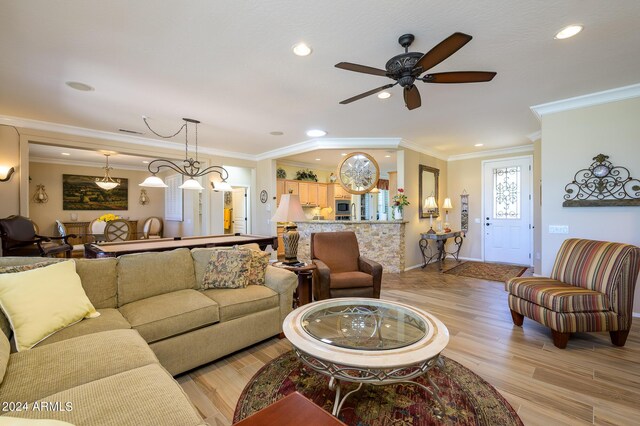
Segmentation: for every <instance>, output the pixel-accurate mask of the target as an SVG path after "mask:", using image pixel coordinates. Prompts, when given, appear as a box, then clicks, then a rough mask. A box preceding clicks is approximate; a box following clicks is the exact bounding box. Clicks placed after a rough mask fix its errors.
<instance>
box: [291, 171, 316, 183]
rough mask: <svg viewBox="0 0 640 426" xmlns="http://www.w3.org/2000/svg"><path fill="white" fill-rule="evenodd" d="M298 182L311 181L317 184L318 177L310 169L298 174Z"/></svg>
mask: <svg viewBox="0 0 640 426" xmlns="http://www.w3.org/2000/svg"><path fill="white" fill-rule="evenodd" d="M296 180H310V181H312V182H317V181H318V176H317V175H316V174H315V173H314V172H312V171H311V170H309V169H302V170H298V171H297V172H296Z"/></svg>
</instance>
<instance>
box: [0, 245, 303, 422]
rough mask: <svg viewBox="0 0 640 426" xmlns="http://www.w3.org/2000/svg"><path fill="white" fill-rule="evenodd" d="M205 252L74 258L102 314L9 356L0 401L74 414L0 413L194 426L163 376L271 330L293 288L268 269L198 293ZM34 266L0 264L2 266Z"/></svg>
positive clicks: (2, 340)
mask: <svg viewBox="0 0 640 426" xmlns="http://www.w3.org/2000/svg"><path fill="white" fill-rule="evenodd" d="M212 250H216V249H193V250H191V251H189V250H188V249H178V250H174V251H170V252H160V253H140V254H132V255H126V256H122V257H120V258H117V259H113V258H111V259H77V260H76V271H77V272H78V275H80V277H81V280H82V285H83V287H84V289H85V292H86V293H87V296H88V297H89V299H90V300H91V302H92V303H93V305H94V306H95V307H96V309H97V310H98V312H100V314H101V315H100V316H99V317H97V318H93V319H87V320H83V321H81V322H79V323H77V324H74V325H72V326H70V327H67V328H65V329H63V330H61V331H58V332H57V333H55V334H53V335H52V336H50V337H49V338H47V339H45V340H44V341H42V342H41V343H39V344H38V345H37V346H36V347H35V348H33V349H31V350H28V351H23V352H19V353H11V354H10V355H8V354H7V355H6V356H8V357H9V361H8V363H7V365H6V373H5V375H4V379H2V382H1V383H0V401H15V402H18V401H28V402H30V403H33V402H35V401H57V402H61V403H65V402H71V403H72V405H73V409H72V410H71V411H64V410H62V411H54V412H51V411H49V412H43V411H33V410H29V411H21V412H11V413H9V412H0V414H2V415H11V416H15V417H28V418H53V419H58V420H64V421H68V422H71V423H73V424H77V425H84V424H86V425H102V424H104V425H116V424H117V425H129V424H131V425H143V424H155V425H191V424H194V425H197V424H202V423H201V422H202V420H201V418H200V416H199V415H198V414H197V412H196V411H195V409H194V408H193V407H192V405H191V404H190V402H189V400H188V398H187V397H186V395H185V394H184V393H183V392H182V389H181V388H180V386H179V385H178V384H177V383H176V382H175V381H174V380H173V378H172V377H171V375H177V374H179V373H182V372H185V371H188V370H190V369H193V368H195V367H198V366H200V365H202V364H205V363H208V362H211V361H213V360H215V359H217V358H220V357H222V356H225V355H227V354H230V353H232V352H235V351H237V350H239V349H242V348H245V347H246V346H249V345H251V344H254V343H257V342H259V341H261V340H264V339H267V338H269V337H272V336H275V335H277V334H279V333H280V332H281V326H282V321H283V320H284V317H285V316H286V315H287V314H288V313H289V312H290V311H291V306H292V297H293V291H294V288H295V287H296V285H297V279H296V276H295V274H293V273H291V272H288V271H285V270H283V269H278V268H273V267H270V266H269V267H268V268H267V273H266V274H267V275H266V285H265V286H259V285H250V286H248V287H246V288H241V289H212V290H205V291H200V290H198V288H199V287H200V283H201V282H202V277H203V275H204V272H205V269H206V266H207V263H208V261H209V258H210V256H211V252H212ZM42 260H43V259H42V258H0V266H7V265H20V264H29V263H34V262H41V261H42ZM62 260H63V259H60V261H62ZM0 328H2V331H3V332H4V333H0V357H2V356H3V353H6V352H8V350H5V349H4V348H7V347H8V345H9V344H10V341H9V340H8V338H10V336H11V330H10V329H9V327H8V322H7V320H6V318H4V316H3V315H2V314H0ZM3 347H4V348H3ZM12 347H13V346H12ZM150 349H151V350H150ZM12 352H13V350H12ZM1 366H2V363H0V369H1ZM167 372H168V373H170V374H167ZM0 373H1V371H0ZM1 377H2V376H1V375H0V378H1Z"/></svg>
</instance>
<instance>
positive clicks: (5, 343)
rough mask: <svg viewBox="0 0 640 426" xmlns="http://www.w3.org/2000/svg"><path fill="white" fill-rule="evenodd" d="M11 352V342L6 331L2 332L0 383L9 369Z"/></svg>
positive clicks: (0, 335) (0, 334) (0, 339)
mask: <svg viewBox="0 0 640 426" xmlns="http://www.w3.org/2000/svg"><path fill="white" fill-rule="evenodd" d="M10 354H11V344H10V343H9V339H7V336H5V335H4V333H0V385H1V384H2V379H4V373H5V372H6V371H7V364H9V356H10Z"/></svg>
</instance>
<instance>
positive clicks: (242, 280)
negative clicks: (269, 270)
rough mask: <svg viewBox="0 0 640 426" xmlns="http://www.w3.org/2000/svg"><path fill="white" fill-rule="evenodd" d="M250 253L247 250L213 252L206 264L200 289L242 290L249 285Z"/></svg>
mask: <svg viewBox="0 0 640 426" xmlns="http://www.w3.org/2000/svg"><path fill="white" fill-rule="evenodd" d="M250 267H251V253H250V252H249V251H247V250H215V251H214V252H213V253H212V254H211V259H210V260H209V263H208V264H207V270H206V271H205V273H204V278H203V280H202V289H203V290H205V289H208V288H244V287H246V286H247V284H248V283H249V269H250Z"/></svg>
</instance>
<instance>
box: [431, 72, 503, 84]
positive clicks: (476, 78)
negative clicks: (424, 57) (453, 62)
mask: <svg viewBox="0 0 640 426" xmlns="http://www.w3.org/2000/svg"><path fill="white" fill-rule="evenodd" d="M496 74H497V73H495V72H490V71H452V72H438V73H435V74H427V75H426V76H425V77H424V82H425V83H481V82H483V81H491V80H493V77H495V76H496Z"/></svg>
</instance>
